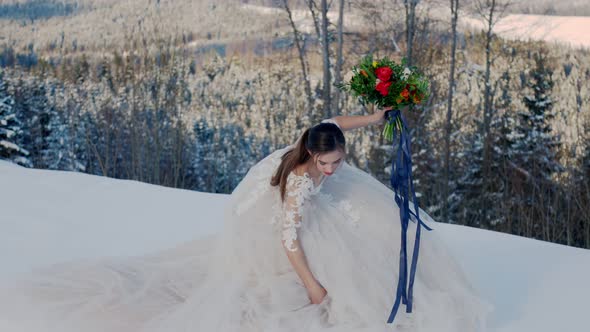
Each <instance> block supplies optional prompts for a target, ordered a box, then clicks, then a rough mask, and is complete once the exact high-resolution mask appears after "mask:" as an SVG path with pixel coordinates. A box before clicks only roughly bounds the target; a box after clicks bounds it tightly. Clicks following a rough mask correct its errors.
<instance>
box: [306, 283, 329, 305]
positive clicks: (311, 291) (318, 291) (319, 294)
mask: <svg viewBox="0 0 590 332" xmlns="http://www.w3.org/2000/svg"><path fill="white" fill-rule="evenodd" d="M327 294H328V292H327V291H326V289H325V288H324V287H323V286H322V285H320V283H319V282H317V281H316V282H315V283H313V284H312V285H311V286H309V287H308V288H307V296H309V299H310V300H311V303H313V304H320V303H322V301H323V300H324V297H325V296H326V295H327Z"/></svg>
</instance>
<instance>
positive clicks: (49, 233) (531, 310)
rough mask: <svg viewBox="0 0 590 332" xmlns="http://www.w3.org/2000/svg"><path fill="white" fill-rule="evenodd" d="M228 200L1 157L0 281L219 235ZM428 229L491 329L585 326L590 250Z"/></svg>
mask: <svg viewBox="0 0 590 332" xmlns="http://www.w3.org/2000/svg"><path fill="white" fill-rule="evenodd" d="M227 199H228V196H227V195H221V194H208V193H200V192H194V191H187V190H179V189H171V188H165V187H161V186H154V185H149V184H144V183H140V182H136V181H125V180H116V179H111V178H106V177H99V176H92V175H87V174H81V173H73V172H62V171H48V170H37V169H27V168H23V167H20V166H17V165H14V164H12V163H9V162H6V161H2V160H0V202H1V203H0V204H1V206H2V213H1V214H0V227H1V229H2V232H1V233H0V262H2V264H1V265H0V278H7V279H10V278H16V277H18V276H19V275H20V274H22V273H26V272H27V271H29V270H30V269H32V268H34V267H38V266H42V265H46V264H52V263H57V262H63V261H68V260H73V259H81V258H95V257H101V256H131V255H140V254H144V253H150V252H155V251H159V250H162V249H166V248H170V247H173V246H175V245H176V244H179V243H182V242H184V241H188V240H191V239H194V238H196V237H201V236H206V235H210V234H214V233H215V232H218V231H219V230H220V229H221V226H222V225H221V220H222V219H221V216H222V210H223V206H224V205H225V204H226V202H227ZM432 224H433V225H432V226H433V228H434V229H435V232H438V233H439V234H440V236H441V237H442V238H443V240H444V241H445V243H446V244H447V246H448V248H449V250H450V251H451V252H452V253H453V254H454V255H455V257H456V258H457V261H458V262H459V264H460V265H461V266H462V267H463V269H464V270H465V273H466V274H467V277H468V278H469V279H470V280H471V281H472V283H473V286H474V287H475V288H476V289H477V290H478V291H479V292H480V294H481V295H482V296H484V297H486V298H487V299H489V300H490V301H491V302H492V303H493V304H494V305H495V307H496V309H495V312H494V313H493V314H492V316H491V317H490V321H489V326H490V331H494V332H495V331H497V332H528V331H530V332H533V331H534V332H544V331H547V332H549V331H551V332H554V331H556V330H560V331H586V330H588V323H587V322H586V321H585V318H586V315H587V313H588V309H587V304H586V302H587V300H588V299H589V298H590V287H588V286H587V281H588V280H590V251H589V250H584V249H577V248H571V247H567V246H562V245H557V244H552V243H548V242H542V241H537V240H531V239H525V238H521V237H517V236H513V235H508V234H502V233H496V232H491V231H485V230H480V229H475V228H469V227H463V226H457V225H448V224H442V223H432ZM418 273H419V271H418Z"/></svg>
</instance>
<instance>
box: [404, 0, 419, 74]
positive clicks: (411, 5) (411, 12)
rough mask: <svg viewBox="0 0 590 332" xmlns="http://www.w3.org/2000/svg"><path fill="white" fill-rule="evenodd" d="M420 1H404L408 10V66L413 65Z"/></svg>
mask: <svg viewBox="0 0 590 332" xmlns="http://www.w3.org/2000/svg"><path fill="white" fill-rule="evenodd" d="M419 1H420V0H404V7H405V8H406V59H407V65H408V66H411V65H412V62H413V61H412V51H413V42H414V34H415V32H416V28H415V25H416V6H417V5H418V2H419Z"/></svg>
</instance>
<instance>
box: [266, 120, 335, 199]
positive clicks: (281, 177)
mask: <svg viewBox="0 0 590 332" xmlns="http://www.w3.org/2000/svg"><path fill="white" fill-rule="evenodd" d="M345 146H346V140H345V138H344V134H343V133H342V130H340V128H338V126H337V125H335V124H333V123H320V124H318V125H316V126H313V127H311V128H309V129H307V130H305V132H303V135H301V137H300V138H299V140H298V141H297V144H296V145H295V147H294V148H293V149H291V150H289V151H287V152H285V154H283V156H282V157H281V164H280V165H279V167H278V168H277V170H276V172H275V174H274V175H273V177H272V179H271V181H270V185H271V186H273V187H276V186H279V188H280V190H281V201H285V191H286V188H287V178H288V177H289V174H291V172H292V171H293V170H294V169H295V168H296V167H297V166H299V165H301V164H304V163H306V162H307V161H308V160H309V159H310V158H312V155H314V156H315V155H317V154H320V153H327V152H332V151H335V150H342V151H344V149H345ZM308 150H309V151H311V154H310V153H309V152H308Z"/></svg>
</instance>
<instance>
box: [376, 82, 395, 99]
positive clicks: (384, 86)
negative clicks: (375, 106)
mask: <svg viewBox="0 0 590 332" xmlns="http://www.w3.org/2000/svg"><path fill="white" fill-rule="evenodd" d="M390 85H391V82H383V81H381V82H379V83H377V86H375V90H377V91H379V93H380V94H381V95H382V96H383V97H385V96H387V95H388V94H389V86H390Z"/></svg>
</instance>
